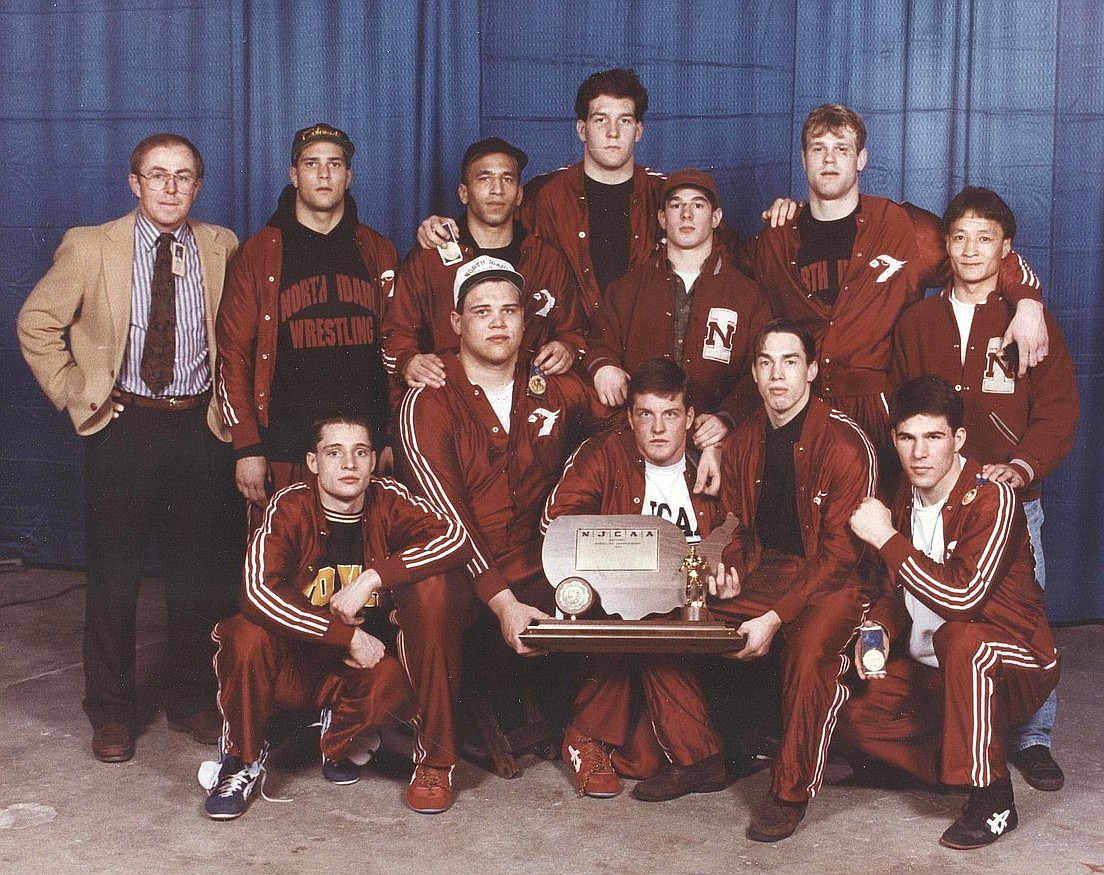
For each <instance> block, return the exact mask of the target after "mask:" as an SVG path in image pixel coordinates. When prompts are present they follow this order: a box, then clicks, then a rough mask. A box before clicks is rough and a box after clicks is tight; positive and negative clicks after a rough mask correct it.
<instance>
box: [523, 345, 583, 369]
mask: <svg viewBox="0 0 1104 875" xmlns="http://www.w3.org/2000/svg"><path fill="white" fill-rule="evenodd" d="M533 364H535V365H536V366H537V367H539V368H540V369H541V370H542V371H544V372H545V373H546V374H548V376H550V377H554V376H556V375H557V374H566V373H567V372H568V371H569V370H571V366H572V365H573V364H575V351H574V350H572V349H571V347H570V346H568V345H567V344H566V343H564V342H563V341H562V340H550V341H548V343H546V344H545V345H544V346H542V347H541V348H540V349H539V350H538V351H537V355H536V357H535V358H534V359H533Z"/></svg>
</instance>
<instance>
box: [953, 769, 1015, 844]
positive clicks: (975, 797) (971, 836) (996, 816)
mask: <svg viewBox="0 0 1104 875" xmlns="http://www.w3.org/2000/svg"><path fill="white" fill-rule="evenodd" d="M1019 822H1020V819H1019V817H1018V816H1017V814H1016V805H1015V801H1014V799H1013V796H1012V779H1011V778H1010V777H1008V775H1005V776H1004V777H1003V778H1000V779H999V780H996V781H994V782H993V783H992V784H990V785H989V786H988V787H981V788H980V789H975V790H973V791H972V792H971V793H970V798H969V799H968V800H967V801H966V804H965V805H964V806H963V807H962V814H960V815H959V817H958V820H956V821H955V822H954V823H952V824H951V825H950V826H949V827H947V831H946V832H944V833H943V837H942V838H940V839H939V844H941V845H943V847H945V848H954V849H955V850H956V851H972V850H973V849H974V848H983V847H985V846H986V845H991V844H993V842H995V841H996V840H997V839H999V838H1000V837H1001V836H1002V835H1004V834H1005V833H1006V832H1011V831H1012V830H1014V829H1015V828H1016V825H1017V824H1018V823H1019Z"/></svg>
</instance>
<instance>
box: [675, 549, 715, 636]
mask: <svg viewBox="0 0 1104 875" xmlns="http://www.w3.org/2000/svg"><path fill="white" fill-rule="evenodd" d="M705 570H706V569H705V559H703V558H702V557H701V556H699V555H698V549H697V547H695V546H694V545H693V544H691V545H690V552H689V553H687V554H686V558H685V559H683V560H682V565H680V566H679V571H685V572H686V598H685V602H684V604H683V606H682V618H683V619H684V620H708V619H709V609H708V608H707V607H706V604H705V596H706V586H705Z"/></svg>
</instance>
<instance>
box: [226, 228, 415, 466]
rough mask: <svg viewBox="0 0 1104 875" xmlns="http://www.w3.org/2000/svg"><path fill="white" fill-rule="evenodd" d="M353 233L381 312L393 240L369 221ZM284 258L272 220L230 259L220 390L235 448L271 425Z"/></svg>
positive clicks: (391, 271) (251, 442)
mask: <svg viewBox="0 0 1104 875" xmlns="http://www.w3.org/2000/svg"><path fill="white" fill-rule="evenodd" d="M354 236H355V237H356V244H357V248H358V249H359V250H360V254H361V257H362V258H363V259H364V264H365V266H366V267H367V268H368V272H369V274H370V275H371V279H370V281H369V284H370V285H371V287H372V289H373V291H374V292H375V297H376V300H375V301H374V302H373V304H372V307H373V309H374V310H375V311H376V312H377V313H382V312H383V310H384V302H385V301H386V299H387V298H388V297H389V296H390V295H391V292H392V287H393V285H394V282H395V269H396V267H397V266H398V261H399V256H398V252H396V250H395V247H394V245H393V244H392V243H391V241H390V240H388V239H387V238H385V237H383V236H381V235H380V234H378V233H376V232H375V231H373V230H372V229H371V228H369V227H368V226H367V225H357V227H356V231H355V232H354ZM283 258H284V250H283V234H282V232H281V231H280V229H279V228H275V227H273V226H271V225H269V226H266V227H265V228H263V229H262V230H260V231H258V232H257V233H256V234H254V235H253V236H252V237H250V238H249V239H248V240H246V241H245V243H243V244H242V246H241V248H240V249H239V250H238V253H237V255H236V256H235V257H234V260H233V261H232V262H231V263H230V271H229V275H228V277H227V280H226V289H225V291H224V292H223V295H222V303H221V304H220V305H219V312H218V323H217V339H218V353H219V355H218V380H217V383H216V390H217V392H218V400H219V409H220V410H221V411H222V418H223V419H224V420H225V422H226V424H227V425H228V426H229V427H230V438H231V440H232V441H233V443H234V449H235V450H239V449H241V448H243V447H255V446H257V445H259V444H260V443H261V431H260V430H261V429H262V428H265V427H267V426H268V416H269V409H270V406H271V401H272V375H273V374H274V373H275V371H276V336H277V333H278V330H279V324H280V313H279V294H280V270H281V267H282V264H283Z"/></svg>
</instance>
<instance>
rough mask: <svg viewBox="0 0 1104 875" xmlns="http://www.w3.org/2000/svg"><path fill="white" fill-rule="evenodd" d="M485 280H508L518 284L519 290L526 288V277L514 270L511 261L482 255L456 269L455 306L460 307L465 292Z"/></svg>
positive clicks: (453, 284)
mask: <svg viewBox="0 0 1104 875" xmlns="http://www.w3.org/2000/svg"><path fill="white" fill-rule="evenodd" d="M485 280H506V282H508V283H511V284H513V285H515V286H517V290H518V291H519V292H520V291H522V290H523V289H524V288H525V278H524V277H523V276H522V275H521V274H520V273H518V272H517V271H516V270H514V267H513V265H512V264H510V262H508V261H503V260H502V259H501V258H492V257H491V256H490V255H480V256H479V257H478V258H473V259H472V260H471V261H469V262H468V263H467V264H462V265H461V266H460V269H459V270H458V271H456V279H455V280H454V281H453V283H452V304H453V306H454V307H457V308H458V307H459V303H460V298H461V297H463V295H464V293H465V292H466V291H467V290H468V289H470V288H471V287H472V286H474V285H475V284H476V283H481V282H484V281H485Z"/></svg>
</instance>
